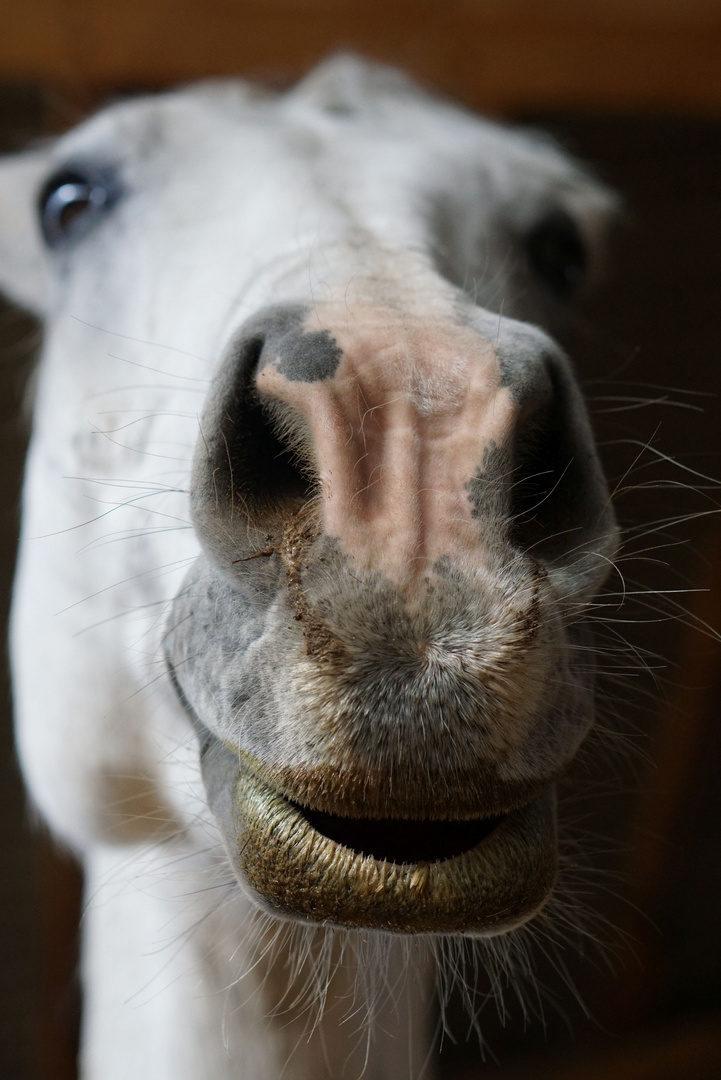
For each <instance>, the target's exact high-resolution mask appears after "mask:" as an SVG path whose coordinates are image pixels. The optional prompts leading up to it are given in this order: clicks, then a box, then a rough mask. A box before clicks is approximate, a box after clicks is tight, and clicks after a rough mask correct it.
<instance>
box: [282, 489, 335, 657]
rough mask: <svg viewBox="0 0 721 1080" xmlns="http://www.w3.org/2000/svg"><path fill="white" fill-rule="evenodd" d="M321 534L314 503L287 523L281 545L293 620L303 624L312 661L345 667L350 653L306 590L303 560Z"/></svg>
mask: <svg viewBox="0 0 721 1080" xmlns="http://www.w3.org/2000/svg"><path fill="white" fill-rule="evenodd" d="M320 531H321V530H320V515H319V513H318V509H317V507H316V506H315V505H314V504H313V503H309V504H307V505H306V506H304V507H302V508H301V509H300V510H297V511H296V512H295V513H294V514H293V515H292V516H291V517H290V518H289V520H288V521H287V522H286V525H285V527H284V529H283V535H282V538H281V543H280V556H281V559H282V561H283V565H284V566H285V572H286V581H287V584H288V592H289V594H290V599H291V604H292V606H293V613H294V614H293V617H294V618H295V620H296V621H297V622H298V623H300V628H301V630H302V631H303V638H304V640H305V649H306V653H307V654H308V656H309V657H310V659H311V660H315V661H316V662H317V663H319V664H323V665H324V666H330V667H341V666H342V665H344V664H346V663H348V662H349V656H348V651H347V649H346V648H345V646H344V645H343V643H342V642H340V641H339V640H338V638H337V637H336V635H335V634H333V632H332V631H331V630H330V629H329V627H328V626H327V624H326V623H325V622H323V620H322V619H321V618H320V616H319V615H318V614H317V613H316V612H315V611H314V610H313V609H312V608H311V606H310V604H309V603H308V600H307V598H306V595H305V593H304V591H303V583H302V569H303V559H304V557H305V556H306V554H307V552H308V549H309V547H310V546H311V544H312V543H313V542H314V541H315V540H317V539H318V537H319V536H320ZM321 558H322V557H321Z"/></svg>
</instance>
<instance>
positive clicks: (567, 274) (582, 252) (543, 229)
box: [526, 210, 587, 300]
mask: <svg viewBox="0 0 721 1080" xmlns="http://www.w3.org/2000/svg"><path fill="white" fill-rule="evenodd" d="M526 251H527V253H528V258H529V260H530V262H531V266H532V267H533V269H534V271H535V272H536V274H537V275H538V276H539V278H540V279H541V281H542V282H543V284H544V285H545V286H546V288H547V289H548V290H549V291H550V292H551V293H552V294H553V295H554V296H555V297H556V298H557V299H558V300H568V299H570V297H571V296H572V295H573V294H574V293H575V292H577V291H578V289H579V288H580V287H581V285H582V284H583V279H584V277H585V274H586V262H587V259H586V248H585V246H584V243H583V240H582V239H581V234H580V232H579V230H578V226H577V225H576V223H575V221H574V220H573V219H572V218H571V217H569V215H568V214H566V213H565V212H564V211H563V210H554V211H553V212H552V213H550V214H548V215H547V216H546V217H544V218H543V219H542V220H541V221H539V222H538V224H537V225H535V226H534V227H533V228H532V229H531V230H530V232H529V233H527V235H526Z"/></svg>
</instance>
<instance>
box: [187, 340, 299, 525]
mask: <svg viewBox="0 0 721 1080" xmlns="http://www.w3.org/2000/svg"><path fill="white" fill-rule="evenodd" d="M264 347H265V340H264V337H263V336H262V335H255V336H253V337H252V338H250V339H246V340H245V341H244V342H243V343H242V346H241V348H240V350H239V352H238V354H237V357H236V363H235V365H234V371H235V377H234V378H233V379H232V381H231V380H229V381H228V384H226V386H225V387H224V388H223V390H222V396H221V397H220V399H219V401H218V408H217V410H216V411H215V416H214V417H213V418H212V421H211V423H210V426H209V428H208V429H206V430H204V431H203V453H202V469H203V472H204V473H205V479H204V481H203V480H201V483H200V484H198V485H197V487H198V488H200V489H202V490H203V491H204V492H205V497H206V498H207V499H210V500H212V501H213V502H214V503H215V504H216V507H217V505H218V503H222V504H227V506H228V508H231V507H232V512H233V513H235V512H237V511H239V510H241V511H243V512H244V513H245V514H246V515H247V516H248V518H249V519H250V521H251V523H253V524H256V525H260V526H263V525H265V524H266V523H268V519H269V518H271V517H274V516H275V515H277V514H278V513H279V512H280V513H283V514H285V513H287V508H288V505H289V504H294V503H298V502H299V501H306V500H308V499H309V498H310V497H311V495H312V493H313V490H314V486H315V480H314V477H313V475H312V470H311V468H310V466H309V463H308V462H307V461H306V460H301V455H300V453H299V449H298V440H299V436H297V435H294V433H293V423H292V421H291V419H290V418H289V417H286V418H285V420H284V422H283V423H280V422H279V419H278V417H277V416H275V415H274V411H273V409H272V408H269V406H268V404H267V403H266V402H264V401H262V400H261V398H260V396H259V394H258V391H257V389H256V385H255V379H256V375H257V371H258V367H259V365H260V363H261V358H262V355H263V350H264ZM298 427H300V420H299V419H298ZM208 509H209V510H210V511H211V513H212V512H213V507H208ZM201 514H202V508H201Z"/></svg>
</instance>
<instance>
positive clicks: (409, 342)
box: [257, 305, 518, 585]
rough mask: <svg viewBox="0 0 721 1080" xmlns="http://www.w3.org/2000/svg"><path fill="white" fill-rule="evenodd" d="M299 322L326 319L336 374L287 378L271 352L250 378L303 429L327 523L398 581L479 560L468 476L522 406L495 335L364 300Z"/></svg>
mask: <svg viewBox="0 0 721 1080" xmlns="http://www.w3.org/2000/svg"><path fill="white" fill-rule="evenodd" d="M327 307H331V308H332V309H336V305H327ZM336 314H337V316H338V317H336V318H332V317H330V316H332V315H336ZM306 329H307V330H308V331H313V330H318V329H322V330H327V331H328V332H329V333H330V334H332V336H333V338H334V339H335V341H336V343H337V344H338V346H339V347H340V348H341V350H342V353H343V355H342V359H341V360H340V363H339V365H338V368H337V369H336V371H335V373H334V374H333V375H332V377H330V378H327V379H324V380H321V381H317V382H301V381H295V380H290V379H288V378H286V376H285V375H283V374H281V373H280V372H279V371H278V369H277V368H276V367H275V366H274V365H273V363H272V359H270V358H269V363H268V364H267V365H266V366H265V367H263V368H262V370H261V371H260V372H259V374H258V377H257V385H258V389H259V391H260V393H261V396H263V397H270V398H275V399H277V400H278V401H282V402H284V403H286V404H287V405H290V406H291V407H292V409H294V410H295V411H297V412H298V413H299V414H300V415H301V416H302V417H303V419H304V421H305V424H306V426H307V428H308V430H309V431H310V433H311V436H312V440H313V454H314V458H315V463H316V467H317V469H318V472H319V476H320V486H321V492H322V519H323V528H324V531H325V532H326V534H327V535H328V536H331V537H334V538H336V539H337V540H338V542H339V544H340V546H341V548H342V550H343V551H344V552H345V553H346V555H347V556H348V557H349V558H350V559H351V560H352V561H353V563H354V564H355V565H356V566H357V567H358V568H359V569H361V570H364V571H375V572H377V573H380V574H382V575H383V576H385V577H386V578H387V579H389V580H391V581H392V582H394V583H395V584H396V585H407V584H409V583H410V582H411V581H413V580H414V579H417V578H418V577H419V576H422V575H423V574H425V573H427V572H428V570H429V568H430V567H431V566H432V565H433V563H434V562H435V561H436V560H437V559H439V558H440V557H442V556H448V557H451V558H452V559H455V560H457V559H458V558H459V557H461V558H462V560H463V562H464V564H465V565H468V561H469V560H470V561H471V564H474V563H475V564H479V563H480V562H481V560H482V559H483V552H482V550H481V545H480V538H479V529H478V524H477V522H475V521H474V520H473V516H472V506H471V503H470V500H469V498H468V493H467V491H466V485H467V483H468V481H469V480H470V479H471V478H472V477H473V476H476V475H477V474H478V473H479V471H480V469H481V468H482V463H483V452H484V448H485V447H487V446H493V445H495V446H502V445H503V444H505V443H506V442H508V440H509V439H510V437H511V435H512V432H513V429H514V426H515V423H516V420H517V415H518V405H517V404H515V403H514V402H513V399H512V397H511V394H510V393H509V391H508V389H507V388H505V387H503V386H501V370H500V365H499V362H498V359H497V357H496V355H495V352H494V350H493V346H492V344H491V343H490V342H489V341H488V340H486V339H485V338H483V337H481V336H480V335H479V334H478V333H477V332H476V331H474V330H473V329H471V328H470V327H465V326H463V325H459V324H458V323H456V322H452V321H451V320H450V319H444V318H437V317H433V316H431V317H428V318H423V317H418V316H415V315H414V316H412V317H408V316H406V317H404V316H403V314H399V313H397V312H393V311H390V310H387V309H383V308H379V307H376V306H370V305H368V306H354V307H353V309H352V311H351V312H349V311H348V308H347V307H343V308H340V305H339V306H338V309H336V310H332V311H328V310H327V309H326V308H324V310H323V318H322V322H321V321H318V320H317V316H310V317H309V319H308V324H307V326H306Z"/></svg>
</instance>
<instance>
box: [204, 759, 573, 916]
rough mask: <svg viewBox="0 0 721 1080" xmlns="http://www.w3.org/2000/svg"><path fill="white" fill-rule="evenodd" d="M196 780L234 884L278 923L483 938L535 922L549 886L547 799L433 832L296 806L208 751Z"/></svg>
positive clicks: (551, 845) (240, 762)
mask: <svg viewBox="0 0 721 1080" xmlns="http://www.w3.org/2000/svg"><path fill="white" fill-rule="evenodd" d="M209 759H210V761H211V766H210V768H208V763H209ZM204 775H205V782H206V787H207V789H208V794H209V798H210V802H211V805H212V806H213V809H214V811H215V814H216V817H217V819H218V821H219V824H220V827H221V833H222V835H223V839H224V842H225V845H226V848H227V850H228V853H229V856H230V860H231V863H232V865H233V869H234V870H235V873H236V875H237V876H238V879H239V881H240V883H241V884H242V885H243V886H244V887H245V888H246V889H247V890H249V891H250V892H251V894H252V895H253V896H254V898H255V899H256V900H257V901H258V902H259V904H260V905H261V907H263V908H264V909H265V910H267V911H269V912H271V913H272V914H274V915H276V916H278V917H281V918H287V919H294V920H300V921H304V922H311V923H323V924H326V925H333V926H337V927H345V928H349V929H360V928H363V929H372V930H381V931H387V932H392V933H397V934H465V935H474V936H491V935H494V934H500V933H504V932H506V931H508V930H511V929H513V928H515V927H517V926H520V925H521V924H522V923H524V922H526V921H527V920H528V919H529V918H531V917H532V916H533V915H535V914H536V913H537V912H538V911H539V910H540V908H541V907H543V905H544V903H545V902H546V900H547V899H548V897H549V896H550V894H551V891H552V889H553V886H554V883H555V879H556V870H557V840H556V800H555V790H554V788H552V787H551V788H549V789H547V790H546V791H545V792H543V794H541V795H540V796H538V797H537V798H535V799H534V800H533V801H532V802H529V803H527V804H526V805H524V806H522V807H519V808H518V809H516V810H513V811H511V812H509V813H504V814H501V815H498V816H494V817H489V816H486V817H479V818H471V819H468V818H463V819H458V820H452V819H443V820H439V821H436V820H433V819H431V818H425V819H407V818H406V819H384V818H359V817H345V816H343V815H342V814H331V813H328V812H327V811H318V810H314V809H313V808H312V807H308V806H302V805H300V804H299V803H297V802H294V801H293V800H291V799H289V798H288V797H287V796H286V795H285V794H283V793H281V792H280V791H278V790H277V789H276V788H274V787H272V786H271V785H269V784H268V783H267V782H266V781H265V780H264V779H263V778H261V777H260V776H259V775H258V772H257V771H255V770H254V769H253V768H252V765H251V764H249V763H248V760H247V758H246V757H245V755H243V757H242V758H239V757H238V755H237V754H232V753H230V752H229V751H227V750H225V748H224V747H222V745H221V744H218V743H216V744H215V746H214V748H213V751H212V752H211V754H209V755H206V757H205V761H204Z"/></svg>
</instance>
